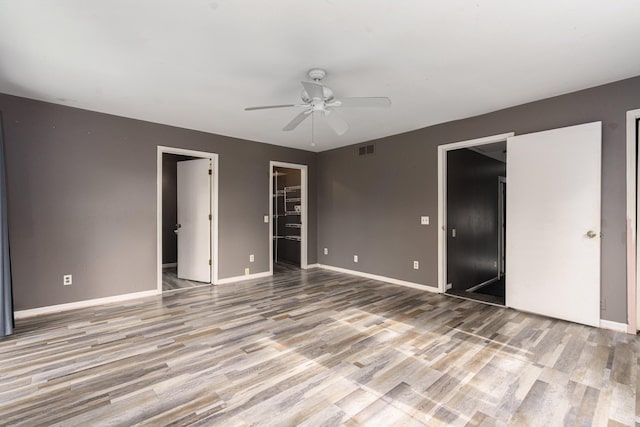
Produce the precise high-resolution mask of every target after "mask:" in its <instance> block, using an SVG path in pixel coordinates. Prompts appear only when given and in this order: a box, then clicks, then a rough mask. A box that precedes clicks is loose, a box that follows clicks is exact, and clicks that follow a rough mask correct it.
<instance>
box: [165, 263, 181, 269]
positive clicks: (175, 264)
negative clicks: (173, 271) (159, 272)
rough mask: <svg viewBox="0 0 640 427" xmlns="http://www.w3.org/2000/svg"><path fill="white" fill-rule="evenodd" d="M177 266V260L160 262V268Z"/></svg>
mask: <svg viewBox="0 0 640 427" xmlns="http://www.w3.org/2000/svg"><path fill="white" fill-rule="evenodd" d="M177 266H178V263H177V262H168V263H166V264H162V268H172V267H177Z"/></svg>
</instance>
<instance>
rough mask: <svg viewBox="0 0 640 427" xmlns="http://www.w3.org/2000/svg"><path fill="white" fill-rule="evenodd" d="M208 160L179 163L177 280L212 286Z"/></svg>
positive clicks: (209, 164)
mask: <svg viewBox="0 0 640 427" xmlns="http://www.w3.org/2000/svg"><path fill="white" fill-rule="evenodd" d="M210 168H211V161H210V160H209V159H198V160H187V161H184V162H178V179H177V181H178V188H177V193H178V227H177V234H178V277H179V278H180V279H187V280H195V281H198V282H211V265H210V262H211V258H212V257H211V200H210V199H211V176H212V175H210V174H209V170H210Z"/></svg>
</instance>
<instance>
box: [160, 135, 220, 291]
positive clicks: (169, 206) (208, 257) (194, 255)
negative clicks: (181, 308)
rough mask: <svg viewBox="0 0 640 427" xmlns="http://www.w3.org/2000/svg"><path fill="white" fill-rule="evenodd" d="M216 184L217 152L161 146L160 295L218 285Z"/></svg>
mask: <svg viewBox="0 0 640 427" xmlns="http://www.w3.org/2000/svg"><path fill="white" fill-rule="evenodd" d="M217 182H218V158H217V154H213V153H206V152H200V151H193V150H186V149H179V148H171V147H158V182H157V186H158V206H157V209H158V210H157V212H158V218H157V224H158V225H157V227H158V228H157V229H158V254H157V256H158V261H157V262H158V290H159V291H161V292H163V291H171V290H176V289H182V288H188V287H194V286H202V285H210V284H213V283H216V281H217V272H218V268H217V266H218V262H217V261H218V256H217V255H218V254H217V247H218V244H217V238H218V233H217V229H218V185H217Z"/></svg>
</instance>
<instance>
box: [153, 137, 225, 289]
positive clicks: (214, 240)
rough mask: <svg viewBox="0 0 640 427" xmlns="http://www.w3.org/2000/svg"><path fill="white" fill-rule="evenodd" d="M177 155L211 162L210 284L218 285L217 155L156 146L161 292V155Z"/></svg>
mask: <svg viewBox="0 0 640 427" xmlns="http://www.w3.org/2000/svg"><path fill="white" fill-rule="evenodd" d="M165 153H166V154H178V155H182V156H192V157H200V158H205V159H210V160H211V165H212V169H213V175H212V177H211V178H212V180H213V182H212V185H211V212H212V223H211V253H212V254H213V256H212V262H211V284H217V283H218V259H219V256H218V176H219V174H218V155H217V154H216V153H209V152H206V151H196V150H188V149H185V148H176V147H165V146H162V145H158V152H157V168H156V169H157V175H156V180H157V181H156V191H157V197H156V200H157V204H156V242H157V244H156V247H157V261H156V271H157V273H156V274H157V281H158V283H157V289H158V291H160V292H162V155H163V154H165Z"/></svg>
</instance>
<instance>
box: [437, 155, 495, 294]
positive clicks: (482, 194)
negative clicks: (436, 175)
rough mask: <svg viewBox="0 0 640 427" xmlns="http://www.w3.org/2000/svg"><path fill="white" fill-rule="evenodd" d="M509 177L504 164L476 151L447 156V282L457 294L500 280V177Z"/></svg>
mask: <svg viewBox="0 0 640 427" xmlns="http://www.w3.org/2000/svg"><path fill="white" fill-rule="evenodd" d="M506 173H507V168H506V164H505V163H503V162H501V161H498V160H495V159H492V158H490V157H487V156H484V155H482V154H479V153H476V152H474V151H471V150H467V149H460V150H452V151H449V152H448V153H447V282H448V283H451V284H452V285H453V286H452V289H454V290H459V291H464V290H466V289H469V288H470V287H472V286H475V285H479V284H480V283H483V282H485V281H487V280H490V279H492V278H496V277H497V276H498V266H497V263H498V177H500V176H506ZM454 228H455V230H456V237H453V234H452V232H451V230H452V229H454Z"/></svg>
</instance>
